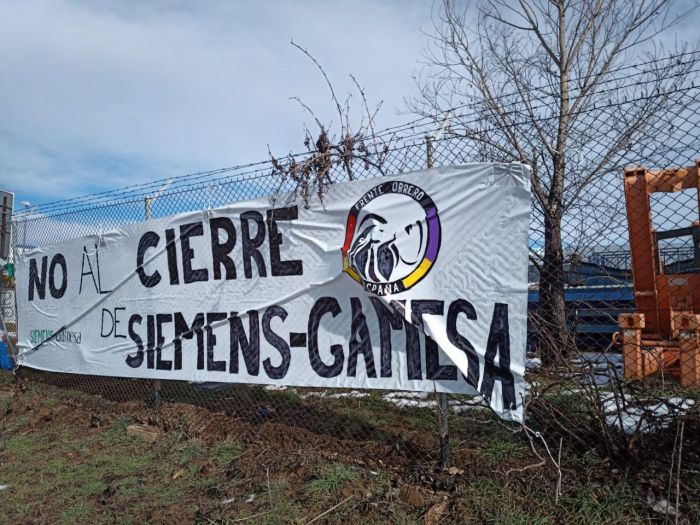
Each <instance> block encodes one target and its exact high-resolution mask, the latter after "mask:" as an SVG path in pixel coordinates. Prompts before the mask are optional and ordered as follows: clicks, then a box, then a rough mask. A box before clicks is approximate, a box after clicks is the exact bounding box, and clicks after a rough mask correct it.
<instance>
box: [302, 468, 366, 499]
mask: <svg viewBox="0 0 700 525" xmlns="http://www.w3.org/2000/svg"><path fill="white" fill-rule="evenodd" d="M355 476H356V473H355V471H354V470H352V469H349V468H348V467H346V466H345V465H341V464H340V463H334V464H332V465H330V466H328V467H325V468H324V469H322V471H321V475H320V476H319V477H317V478H316V479H314V480H313V481H311V482H310V483H309V484H308V486H307V487H306V490H307V492H308V493H309V495H312V496H313V495H317V496H321V497H326V496H329V495H331V494H333V493H335V492H338V490H340V488H341V487H342V486H343V483H345V482H346V481H349V480H351V479H355Z"/></svg>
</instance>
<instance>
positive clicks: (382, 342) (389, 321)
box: [369, 296, 403, 377]
mask: <svg viewBox="0 0 700 525" xmlns="http://www.w3.org/2000/svg"><path fill="white" fill-rule="evenodd" d="M369 300H370V301H371V302H372V306H373V307H374V311H375V312H376V314H377V320H378V322H379V348H380V368H381V370H380V374H381V376H382V377H391V331H392V330H401V329H402V328H403V317H401V314H400V313H399V312H398V311H397V310H395V309H394V308H391V307H387V306H385V305H384V303H383V302H382V300H381V299H379V298H378V297H373V296H370V298H369Z"/></svg>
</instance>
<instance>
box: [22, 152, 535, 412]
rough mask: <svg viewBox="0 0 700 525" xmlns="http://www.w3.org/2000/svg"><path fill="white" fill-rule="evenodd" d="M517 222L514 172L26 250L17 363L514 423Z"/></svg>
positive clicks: (520, 249) (230, 209)
mask: <svg viewBox="0 0 700 525" xmlns="http://www.w3.org/2000/svg"><path fill="white" fill-rule="evenodd" d="M241 184H245V182H241ZM529 211H530V193H529V169H528V168H527V167H526V166H523V165H520V164H471V165H465V166H459V167H452V168H435V169H430V170H425V171H420V172H414V173H410V174H407V175H403V176H397V177H384V178H378V179H370V180H362V181H355V182H349V183H344V184H334V185H332V186H331V187H330V189H329V190H328V192H327V193H326V194H325V196H324V198H323V202H322V203H321V202H319V201H317V200H315V201H313V202H311V203H309V207H308V208H306V207H305V206H304V205H303V203H300V202H299V201H298V200H296V201H295V200H294V196H293V195H284V196H282V197H279V196H278V197H277V198H276V199H275V200H274V202H273V201H272V200H271V199H269V198H263V199H257V200H252V201H248V202H239V203H235V204H232V205H230V206H226V207H223V208H217V209H213V210H206V211H198V212H191V213H182V214H178V215H174V216H171V217H166V218H162V219H158V220H149V221H145V222H141V223H136V224H130V225H127V226H124V227H121V228H119V229H117V230H113V231H109V232H106V233H103V234H101V235H99V236H91V237H83V238H79V239H73V240H70V241H66V242H61V243H57V244H53V245H50V246H44V247H41V248H36V249H33V250H31V251H28V252H26V253H24V254H23V255H22V256H21V257H20V259H19V261H18V265H17V303H18V313H19V319H18V321H19V341H18V348H19V362H20V364H21V365H24V366H29V367H33V368H38V369H41V370H51V371H57V372H70V373H77V374H97V375H106V376H124V377H139V378H161V379H181V380H189V381H195V382H203V381H217V382H236V383H258V384H279V385H297V386H315V387H352V388H381V389H398V390H418V391H429V392H432V391H439V392H455V393H469V394H479V395H481V396H483V397H484V398H485V399H486V400H487V401H488V402H489V403H490V404H491V407H492V408H493V409H494V410H495V411H496V412H498V413H499V414H500V415H501V417H503V418H506V419H514V420H520V419H521V417H522V401H523V395H524V381H523V371H524V355H525V338H526V315H527V236H528V219H529ZM59 220H60V219H59Z"/></svg>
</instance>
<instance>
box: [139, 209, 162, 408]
mask: <svg viewBox="0 0 700 525" xmlns="http://www.w3.org/2000/svg"><path fill="white" fill-rule="evenodd" d="M143 208H144V209H143V211H144V217H145V219H146V220H149V219H151V218H152V217H153V197H150V196H149V197H145V198H144V199H143ZM160 388H161V384H160V379H156V380H155V381H153V398H154V402H155V405H156V410H160Z"/></svg>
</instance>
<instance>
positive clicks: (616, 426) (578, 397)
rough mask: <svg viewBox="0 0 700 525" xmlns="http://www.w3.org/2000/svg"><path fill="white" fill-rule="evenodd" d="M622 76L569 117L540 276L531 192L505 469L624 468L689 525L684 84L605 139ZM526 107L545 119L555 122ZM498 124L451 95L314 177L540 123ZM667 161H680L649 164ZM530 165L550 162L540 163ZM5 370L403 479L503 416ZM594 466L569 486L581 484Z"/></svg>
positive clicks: (692, 427)
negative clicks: (273, 437) (335, 452)
mask: <svg viewBox="0 0 700 525" xmlns="http://www.w3.org/2000/svg"><path fill="white" fill-rule="evenodd" d="M625 86H626V87H628V88H629V92H630V93H631V95H630V96H626V97H625V98H624V99H616V100H615V101H610V102H609V103H607V104H601V105H598V106H593V107H591V108H589V109H587V110H586V111H580V112H578V113H576V114H575V115H572V118H575V119H578V120H579V125H578V129H580V130H583V131H582V132H581V133H579V134H578V135H577V136H576V137H575V140H572V144H571V147H570V148H569V150H568V153H567V158H566V165H567V169H566V175H565V180H564V184H565V190H564V201H563V210H562V213H561V223H560V239H561V243H560V249H561V264H560V265H558V269H557V271H556V272H555V273H553V272H552V269H551V267H548V266H547V265H546V264H545V263H546V261H545V258H546V257H548V256H549V254H550V252H549V250H548V248H547V245H548V243H549V242H551V239H548V238H547V237H548V235H551V228H550V226H551V225H548V224H547V223H548V220H549V219H550V217H548V215H547V213H548V212H547V211H546V210H545V208H544V207H543V205H542V201H541V199H539V198H538V195H537V194H536V192H535V193H534V194H533V203H532V214H531V228H530V238H529V250H530V255H531V256H530V259H531V266H530V271H529V281H530V282H529V318H530V319H529V328H528V348H527V375H526V379H527V381H528V395H527V398H526V399H525V406H526V423H525V425H524V426H523V427H516V426H508V425H506V430H508V431H512V432H519V433H520V435H521V436H522V444H523V447H524V448H523V450H524V452H522V454H525V455H526V456H527V457H529V458H532V462H531V464H528V465H526V466H525V467H520V468H517V469H515V470H518V471H519V475H520V476H521V477H523V478H524V479H528V476H530V475H531V474H530V473H532V472H533V471H534V470H536V469H535V468H534V467H538V468H539V469H540V470H541V469H545V470H546V471H547V472H549V473H550V474H549V478H548V479H549V480H550V481H551V483H552V484H553V486H555V491H554V493H555V494H556V496H557V497H558V496H559V495H560V493H561V490H562V488H561V487H562V483H563V484H564V487H566V484H567V483H576V482H577V481H576V480H577V479H578V478H577V477H578V476H579V474H578V472H579V471H580V469H579V467H580V465H582V464H586V465H589V466H590V465H593V466H595V468H593V467H591V468H592V469H593V470H594V471H595V476H594V478H595V479H594V481H595V482H603V481H602V480H605V479H613V478H614V479H615V480H618V481H619V480H623V479H624V480H626V481H630V480H631V483H632V485H633V487H634V490H633V491H632V492H633V493H632V494H630V495H629V497H630V498H634V499H635V500H636V501H638V502H639V504H640V505H642V506H645V507H646V506H647V505H651V504H652V503H654V502H658V501H662V500H663V501H666V502H667V508H665V509H662V510H663V511H665V512H666V517H667V518H668V516H669V515H673V514H672V513H670V511H669V509H668V506H669V505H671V504H670V503H668V502H672V503H673V506H674V507H673V508H674V512H675V509H676V508H677V507H679V506H680V508H682V509H683V512H682V515H683V516H684V518H683V519H687V520H688V521H689V522H692V521H693V519H700V506H699V503H698V499H700V498H699V497H698V496H699V494H700V483H699V482H698V479H700V476H698V472H700V456H699V455H698V454H699V452H698V451H699V450H700V447H699V446H698V445H700V443H698V436H699V435H700V412H699V409H700V404H699V403H698V401H700V399H699V397H700V396H699V395H698V394H699V391H700V390H699V389H700V339H699V337H700V336H699V334H698V330H700V317H699V316H698V315H697V312H698V311H700V244H699V241H700V233H698V232H699V231H700V230H698V219H699V218H700V217H699V216H698V203H699V200H698V187H699V186H700V177H699V176H698V166H697V165H696V159H698V158H700V132H699V131H698V130H700V103H699V101H700V88H698V87H695V86H687V87H683V88H682V89H677V90H676V89H675V88H674V87H673V86H671V87H669V88H668V91H667V92H666V93H665V95H666V96H667V97H669V99H670V100H671V102H672V103H671V104H669V109H668V111H666V112H665V113H664V115H665V117H664V118H663V119H661V120H655V121H652V122H638V123H636V124H635V130H636V135H635V137H634V139H632V138H631V137H620V136H619V134H618V132H619V124H620V122H622V121H624V120H625V119H627V118H628V117H629V115H632V114H634V112H635V110H636V109H638V108H639V107H641V106H643V105H645V104H650V103H653V101H654V99H655V97H658V96H659V94H658V93H656V92H651V93H648V92H645V86H643V85H637V84H635V83H634V79H633V78H631V79H630V80H629V83H628V84H626V85H625ZM618 88H619V86H618ZM541 118H542V121H543V122H544V124H543V125H545V126H549V127H550V128H551V129H555V128H556V124H557V122H556V120H555V119H552V121H551V122H547V121H546V119H547V118H549V117H546V116H543V117H541ZM508 120H509V125H507V126H506V125H502V126H499V125H496V124H494V123H492V122H484V121H482V120H481V119H480V118H479V108H478V107H475V106H463V107H459V108H454V109H453V111H452V113H451V114H450V115H449V116H448V117H447V120H443V119H442V118H440V119H429V118H419V119H416V120H415V121H413V122H410V123H408V124H406V125H403V126H398V127H396V128H392V129H388V130H385V131H381V132H379V133H377V134H376V135H375V136H374V140H377V141H379V142H380V143H381V145H382V147H381V148H375V150H376V151H380V150H381V151H382V152H383V153H381V158H378V157H379V156H380V154H379V153H374V155H376V156H377V158H371V159H370V160H372V162H366V160H367V158H365V159H364V160H365V161H363V159H354V160H352V171H350V170H348V169H347V166H344V165H343V164H342V163H338V164H336V165H334V167H333V169H332V172H331V177H330V178H331V179H332V181H333V182H342V181H345V180H348V178H350V177H352V178H354V179H361V178H369V177H377V176H381V174H382V173H385V174H395V173H403V172H409V171H414V170H420V169H424V168H426V167H428V166H447V165H453V164H463V163H468V162H480V161H514V160H527V159H522V156H521V157H520V158H519V157H518V156H517V155H516V154H514V153H513V152H508V151H504V150H503V148H502V147H501V145H502V144H503V142H502V141H500V137H502V136H504V135H508V134H512V133H514V132H517V133H519V134H521V135H522V136H524V137H530V138H531V139H532V141H531V143H532V144H536V143H537V141H538V140H539V138H538V137H535V136H534V135H535V133H536V132H537V129H541V127H538V128H537V129H535V127H533V126H532V125H531V122H532V114H531V113H526V112H524V111H523V110H521V109H517V108H513V109H512V112H511V113H510V114H509V115H508ZM436 121H437V123H436ZM526 142H527V141H526ZM310 155H311V153H304V154H301V155H297V156H293V157H290V158H288V159H286V160H285V162H290V161H291V160H295V159H296V160H297V161H300V160H303V159H305V158H308V157H309V156H310ZM537 158H539V157H538V155H537V154H533V159H534V160H535V161H536V159H537ZM378 167H379V168H381V169H378ZM640 167H645V168H640ZM630 168H633V169H630ZM669 168H687V169H681V170H676V171H661V170H664V169H666V170H668V169H669ZM625 170H627V171H625ZM539 173H541V175H540V176H541V177H542V178H543V179H546V178H547V177H550V176H551V174H549V173H548V171H547V167H546V166H544V167H543V166H540V172H539ZM295 189H296V186H295V183H294V181H292V180H290V179H289V178H285V177H281V176H280V174H279V171H278V170H276V169H275V166H274V165H273V163H272V162H271V161H263V162H259V163H255V164H249V165H246V166H237V167H231V168H225V169H220V170H215V171H208V172H202V173H195V174H190V175H186V176H181V177H174V178H171V179H163V180H160V181H154V182H146V183H143V184H136V185H132V186H129V187H125V188H120V189H117V190H113V191H107V192H103V193H95V194H91V195H86V196H83V197H78V198H74V199H67V200H63V201H58V202H54V203H50V204H45V205H40V206H37V207H34V208H33V209H29V210H26V211H24V212H19V213H17V214H16V215H15V218H14V228H13V236H14V247H15V253H21V251H22V250H24V249H26V248H29V247H33V246H41V245H44V244H48V243H54V242H59V241H63V240H66V239H70V238H74V237H78V236H83V235H89V234H96V233H100V232H102V231H106V230H109V229H112V228H116V227H119V226H122V225H124V224H128V223H133V222H138V221H143V220H145V219H146V218H150V217H153V218H156V217H163V216H167V215H172V214H176V213H180V212H185V211H192V210H199V209H207V208H213V207H217V206H221V205H224V204H227V203H231V202H234V201H240V200H245V199H250V198H254V197H260V196H273V195H275V194H277V193H279V192H281V191H293V190H295ZM465 242H469V240H468V239H465ZM554 281H556V282H554ZM547 286H548V287H549V288H550V291H549V292H548V295H547V297H545V293H544V287H547ZM558 286H559V287H560V291H561V295H562V299H563V302H562V304H563V309H562V310H561V311H559V312H558V313H557V312H556V310H553V309H552V308H551V307H547V305H545V304H544V303H545V301H551V300H552V299H551V297H552V292H551V289H552V288H553V289H554V291H555V292H554V293H556V290H557V287H558ZM6 292H7V291H6ZM541 292H542V296H541ZM3 297H5V296H3ZM7 304H8V301H7V300H6V299H5V298H3V313H4V316H5V313H7V316H6V317H5V319H6V320H7V322H8V323H10V324H11V325H13V324H14V313H13V312H5V310H6V306H7ZM553 312H554V313H555V314H556V315H559V316H561V318H559V319H555V318H553ZM561 326H563V327H564V328H565V330H564V333H563V334H562V333H561V331H557V327H561ZM553 327H554V329H553ZM11 329H12V328H11ZM18 373H19V375H20V376H21V377H22V378H23V379H26V380H31V381H39V382H45V383H51V384H54V385H58V386H61V387H69V388H76V389H80V390H83V391H86V392H90V393H94V394H99V395H102V396H105V397H108V398H110V399H114V400H117V401H134V400H136V401H139V402H145V403H149V404H154V405H155V406H159V405H160V404H166V403H190V404H194V405H199V406H202V407H205V408H206V409H208V410H211V411H220V412H225V413H226V414H228V415H230V416H231V417H235V418H240V419H243V420H245V421H248V422H250V423H251V424H257V425H260V424H264V423H265V422H269V421H273V422H274V423H275V424H278V425H280V427H279V428H286V429H304V430H305V431H308V432H311V433H313V434H315V435H323V436H328V437H332V438H333V439H335V440H336V441H335V442H334V443H336V445H335V446H337V447H342V446H343V443H348V442H353V443H360V444H362V445H363V446H364V445H366V446H375V445H381V446H382V447H383V448H382V450H383V451H384V452H385V453H386V454H387V456H388V457H391V458H393V460H394V461H395V462H397V464H399V465H400V466H401V467H402V468H403V469H404V471H405V472H406V473H407V474H406V475H411V476H421V475H423V474H421V473H422V472H424V471H425V472H427V471H428V470H430V469H433V468H435V467H438V466H443V467H445V466H447V465H453V466H455V467H458V468H460V469H465V468H469V465H470V464H473V462H474V461H475V459H474V455H473V448H470V447H469V446H468V444H469V443H470V439H473V436H474V435H475V433H477V430H476V429H482V431H484V432H494V433H498V432H503V429H504V425H505V424H504V423H503V422H500V421H498V420H497V419H496V418H495V417H494V416H492V415H491V414H490V412H489V411H488V410H486V409H484V408H483V407H479V406H478V405H479V404H478V402H476V401H475V400H474V399H471V398H469V397H467V396H454V395H449V396H446V395H437V394H434V393H428V392H426V393H406V392H384V391H360V390H347V391H346V390H323V389H313V388H292V387H286V388H279V387H269V386H268V387H264V386H247V385H241V384H225V385H224V384H194V383H187V382H182V381H165V380H163V381H157V382H154V381H147V380H137V379H127V378H105V377H94V376H81V375H70V374H58V373H44V372H37V371H33V370H28V369H21V370H19V371H18ZM484 429H485V430H484ZM290 431H291V430H290ZM465 444H467V445H465ZM680 449H683V454H682V455H681V452H680ZM518 453H521V452H518ZM504 457H505V452H504ZM531 467H532V468H531ZM426 469H427V470H426ZM593 470H590V469H589V470H587V472H589V474H588V476H589V477H588V480H587V481H586V480H584V481H583V482H582V483H591V478H590V472H591V471H593ZM533 479H534V478H533ZM578 481H581V480H580V479H579V480H578ZM616 482H617V481H616ZM671 488H673V490H671Z"/></svg>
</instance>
